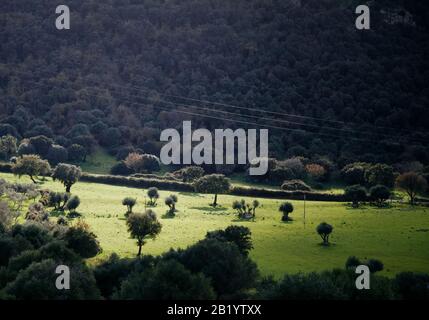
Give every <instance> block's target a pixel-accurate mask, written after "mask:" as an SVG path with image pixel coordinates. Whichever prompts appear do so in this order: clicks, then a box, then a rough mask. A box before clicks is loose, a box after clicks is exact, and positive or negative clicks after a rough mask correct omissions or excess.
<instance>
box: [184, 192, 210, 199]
mask: <svg viewBox="0 0 429 320" xmlns="http://www.w3.org/2000/svg"><path fill="white" fill-rule="evenodd" d="M179 194H180V195H181V196H188V197H197V198H204V196H203V195H201V194H199V193H196V192H179Z"/></svg>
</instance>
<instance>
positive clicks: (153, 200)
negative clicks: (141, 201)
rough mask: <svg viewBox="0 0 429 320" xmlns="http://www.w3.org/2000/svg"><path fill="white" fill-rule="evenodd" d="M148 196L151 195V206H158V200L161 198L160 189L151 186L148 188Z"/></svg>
mask: <svg viewBox="0 0 429 320" xmlns="http://www.w3.org/2000/svg"><path fill="white" fill-rule="evenodd" d="M147 196H148V197H149V203H148V205H149V206H152V207H154V206H156V200H158V198H159V192H158V189H157V188H155V187H151V188H149V189H148V190H147Z"/></svg>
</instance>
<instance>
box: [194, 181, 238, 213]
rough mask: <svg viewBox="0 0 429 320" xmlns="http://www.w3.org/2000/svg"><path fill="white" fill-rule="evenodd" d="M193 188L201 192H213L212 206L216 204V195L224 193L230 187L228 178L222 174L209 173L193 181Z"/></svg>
mask: <svg viewBox="0 0 429 320" xmlns="http://www.w3.org/2000/svg"><path fill="white" fill-rule="evenodd" d="M194 187H195V190H196V191H197V192H201V193H211V194H214V195H215V196H214V200H213V204H212V206H213V207H216V206H217V195H218V194H219V193H226V192H228V191H229V189H230V188H231V184H230V182H229V179H228V178H226V177H225V176H224V175H222V174H211V175H207V176H204V177H202V178H200V179H198V180H197V181H195V183H194Z"/></svg>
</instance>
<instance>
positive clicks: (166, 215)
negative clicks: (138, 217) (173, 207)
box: [161, 212, 176, 219]
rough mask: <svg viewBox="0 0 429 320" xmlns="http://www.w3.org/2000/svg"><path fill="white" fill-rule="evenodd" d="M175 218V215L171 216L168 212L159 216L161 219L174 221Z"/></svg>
mask: <svg viewBox="0 0 429 320" xmlns="http://www.w3.org/2000/svg"><path fill="white" fill-rule="evenodd" d="M175 217H176V215H175V214H171V213H169V212H166V213H164V214H163V215H162V216H161V219H174V218H175Z"/></svg>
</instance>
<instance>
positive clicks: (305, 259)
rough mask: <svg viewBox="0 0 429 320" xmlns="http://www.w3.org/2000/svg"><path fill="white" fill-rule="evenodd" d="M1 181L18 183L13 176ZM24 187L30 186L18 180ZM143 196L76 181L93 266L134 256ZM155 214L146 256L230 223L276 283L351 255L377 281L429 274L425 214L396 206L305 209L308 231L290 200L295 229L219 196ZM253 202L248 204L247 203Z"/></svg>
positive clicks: (271, 207) (273, 207)
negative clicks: (326, 230) (245, 231)
mask: <svg viewBox="0 0 429 320" xmlns="http://www.w3.org/2000/svg"><path fill="white" fill-rule="evenodd" d="M0 178H5V179H7V180H9V181H11V180H17V178H15V177H14V176H13V175H11V174H3V173H2V174H0ZM21 182H29V180H28V179H26V178H22V179H21ZM43 187H44V188H49V189H52V190H59V191H61V190H63V187H62V185H61V184H60V183H57V182H52V181H48V182H45V184H44V185H43ZM145 191H146V190H141V189H134V188H126V187H117V186H109V185H102V184H93V183H83V182H79V183H78V184H77V185H75V186H74V187H73V188H72V192H73V194H76V195H78V196H79V197H80V198H81V206H80V207H79V209H78V211H79V212H80V213H82V214H83V218H84V219H85V221H86V222H88V223H89V224H90V226H91V228H92V230H93V231H94V232H95V234H96V235H97V236H98V239H99V240H100V243H101V245H102V247H103V250H104V251H103V253H102V254H101V255H100V256H98V257H96V258H95V259H92V260H91V261H90V262H91V263H97V262H98V261H99V260H100V259H104V258H105V257H107V256H108V255H110V254H111V253H113V252H116V253H118V254H119V255H120V256H123V257H132V256H134V255H135V254H136V253H137V246H136V244H135V241H134V240H132V239H130V238H129V235H128V233H127V229H126V226H125V220H124V212H125V207H123V206H122V205H121V201H122V199H123V198H124V197H126V196H131V197H136V198H138V201H139V202H138V205H137V206H136V207H135V211H143V210H144V195H145ZM160 193H161V198H160V199H159V204H158V206H157V207H156V208H155V211H156V212H157V214H158V217H159V218H160V220H161V222H162V225H163V229H162V231H161V234H160V235H159V237H158V238H157V239H156V240H155V241H149V242H148V243H147V244H146V245H145V246H144V247H143V252H144V253H146V254H161V253H163V252H165V251H166V250H168V249H169V248H178V247H181V248H184V247H186V246H188V245H190V244H193V243H195V242H196V241H198V240H199V239H202V238H203V237H204V236H205V234H206V232H207V231H209V230H215V229H219V228H225V227H227V226H229V225H231V224H239V225H245V226H247V227H249V228H250V229H251V231H252V238H253V240H254V247H255V248H254V250H253V251H252V252H251V257H252V259H254V260H255V261H256V263H257V264H258V266H259V268H260V270H261V271H262V274H264V275H269V274H272V275H274V276H276V277H280V276H282V275H283V274H284V273H286V272H288V273H296V272H300V271H303V272H310V271H321V270H327V269H332V268H334V267H341V268H342V267H343V266H344V262H345V260H346V259H347V257H348V256H351V255H356V256H358V257H359V258H362V259H365V258H377V259H380V260H382V262H383V263H384V265H385V270H384V271H383V272H382V274H385V275H388V276H392V275H394V274H395V273H397V272H400V271H415V272H429V208H424V207H416V208H411V207H409V206H407V205H399V204H398V205H395V207H393V208H390V209H375V208H372V207H365V208H360V209H351V208H349V207H348V206H347V205H345V204H342V203H329V202H307V203H306V212H307V214H306V217H307V218H306V225H305V226H304V223H303V222H304V221H303V202H302V201H292V202H293V205H294V206H295V211H294V212H293V213H292V214H291V217H293V218H294V221H293V222H290V223H282V222H281V221H280V217H281V214H280V213H279V212H278V211H277V208H278V206H279V204H280V203H281V200H268V199H259V200H260V202H261V205H262V206H261V208H259V209H258V210H257V212H256V214H257V218H256V221H255V222H240V221H237V220H236V215H235V214H234V211H233V210H232V209H231V203H232V201H233V200H235V199H237V197H233V196H227V195H220V196H219V203H220V204H221V205H222V207H220V208H216V209H213V208H212V207H210V206H209V203H210V202H211V201H212V196H211V195H199V194H190V193H176V194H177V195H178V197H179V202H178V204H177V209H178V210H179V212H178V214H177V217H175V218H174V219H164V218H161V217H162V215H163V214H164V213H165V212H166V211H167V207H166V205H164V203H163V200H164V198H165V197H166V196H168V195H169V194H170V193H171V192H168V191H161V192H160ZM248 200H249V201H251V200H252V199H248ZM322 221H326V222H328V223H330V224H332V225H333V226H334V232H333V235H332V237H331V241H332V245H331V246H330V247H322V246H320V245H319V244H320V242H321V239H320V238H319V236H318V235H317V234H316V232H315V228H316V226H317V225H318V224H319V223H320V222H322Z"/></svg>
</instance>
